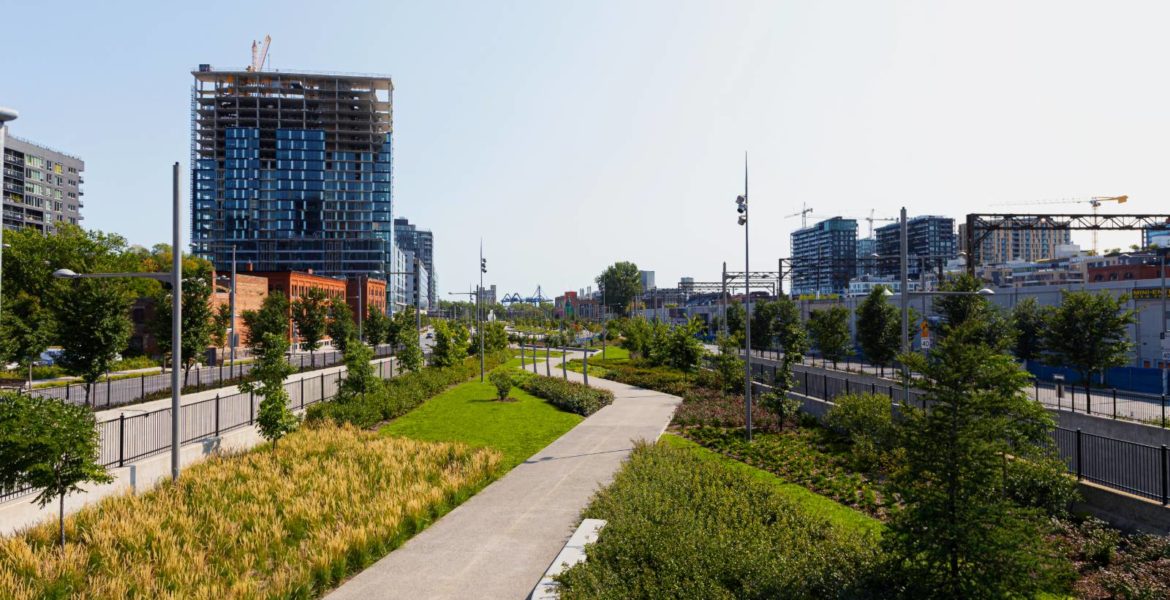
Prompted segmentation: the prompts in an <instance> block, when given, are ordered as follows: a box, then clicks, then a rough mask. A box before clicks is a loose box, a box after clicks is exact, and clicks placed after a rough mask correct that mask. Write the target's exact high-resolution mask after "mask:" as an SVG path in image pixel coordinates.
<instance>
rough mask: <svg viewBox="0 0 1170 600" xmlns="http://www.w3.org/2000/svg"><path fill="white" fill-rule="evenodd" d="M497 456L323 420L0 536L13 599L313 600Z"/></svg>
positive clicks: (1, 561)
mask: <svg viewBox="0 0 1170 600" xmlns="http://www.w3.org/2000/svg"><path fill="white" fill-rule="evenodd" d="M499 460H500V457H499V454H498V453H497V452H495V451H492V450H488V449H479V450H472V449H470V448H468V447H467V446H465V445H462V444H450V443H436V442H419V441H415V440H409V439H403V438H395V437H380V436H378V435H377V434H374V433H371V432H366V431H360V430H358V429H355V428H353V427H348V426H347V427H336V426H332V425H324V426H322V427H319V428H311V429H304V430H302V431H298V432H296V433H293V434H291V435H289V436H288V437H286V438H285V439H284V440H282V441H281V443H280V446H279V448H278V449H277V450H276V451H273V450H272V449H271V448H270V447H268V446H263V447H261V448H259V449H257V450H253V451H251V452H248V453H245V454H241V455H234V456H220V457H212V458H210V459H208V460H207V461H205V462H202V463H200V464H197V465H194V466H192V467H190V468H189V469H187V470H186V471H184V472H183V477H182V478H181V479H180V480H179V483H178V484H172V483H169V482H168V483H164V484H162V485H160V486H159V487H157V488H156V489H154V490H153V491H150V492H146V493H144V494H140V495H137V496H134V495H123V496H117V497H113V498H108V499H106V500H104V501H102V502H100V503H98V504H97V505H94V506H92V507H89V508H85V509H83V510H81V511H80V512H78V513H77V514H75V515H73V516H71V517H69V518H68V519H67V520H66V534H67V539H68V542H67V543H66V546H65V548H64V549H63V550H62V549H61V548H59V547H58V546H57V545H56V541H57V524H56V521H52V522H47V523H44V524H42V525H38V526H36V527H33V528H32V529H29V530H27V531H25V532H23V533H21V534H18V535H16V536H13V537H8V538H4V539H2V540H0V590H3V592H2V593H0V596H3V597H5V598H18V599H23V598H30V599H31V598H74V597H85V598H171V597H174V598H180V597H181V598H229V597H230V598H311V597H317V596H320V595H322V593H323V592H325V591H326V590H328V589H329V588H331V587H333V586H334V585H336V584H337V583H338V582H340V581H341V580H342V579H343V578H344V577H346V576H347V575H349V574H351V573H354V572H356V571H358V570H361V569H362V568H364V567H366V566H368V565H370V564H372V563H373V562H374V561H375V560H377V559H378V558H380V557H381V556H383V555H385V554H386V553H387V552H389V551H390V550H392V549H394V548H395V547H397V546H398V545H400V544H401V543H402V542H403V541H404V540H406V539H407V538H409V537H410V536H411V535H413V534H414V533H415V532H417V531H419V530H421V529H422V528H424V527H426V526H427V525H428V524H429V523H431V522H432V521H433V520H434V519H435V518H437V517H438V516H440V515H442V514H443V513H445V512H446V511H447V510H449V509H450V508H451V507H453V506H455V505H457V504H459V502H461V501H462V500H463V499H465V498H466V497H468V496H469V495H470V494H472V493H474V492H475V491H476V490H477V489H478V488H479V487H481V486H482V485H484V484H485V483H486V482H488V481H489V480H490V479H491V477H492V476H493V474H494V472H495V470H496V469H497V468H498V463H499Z"/></svg>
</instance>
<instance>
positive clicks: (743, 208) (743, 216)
mask: <svg viewBox="0 0 1170 600" xmlns="http://www.w3.org/2000/svg"><path fill="white" fill-rule="evenodd" d="M735 203H736V205H737V206H736V210H737V211H739V224H740V225H742V226H743V272H744V277H743V288H744V292H745V298H744V307H745V308H744V320H743V321H744V341H743V345H744V348H745V349H746V351H747V352H746V354H747V360H745V361H744V363H743V364H744V366H743V378H744V385H743V401H744V425H745V432H746V435H747V441H749V442H750V441H752V276H751V272H752V268H751V263H750V258H751V252H750V248H751V246H750V245H749V244H748V165H747V153H746V152H745V153H744V155H743V195H742V196H740V197H738V198H736V199H735Z"/></svg>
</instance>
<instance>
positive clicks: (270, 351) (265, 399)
mask: <svg viewBox="0 0 1170 600" xmlns="http://www.w3.org/2000/svg"><path fill="white" fill-rule="evenodd" d="M288 347H289V343H288V337H286V336H285V334H284V333H283V332H281V333H271V332H269V333H265V334H264V340H263V342H262V343H261V345H260V353H259V355H258V356H257V357H256V362H255V363H254V364H253V366H252V380H251V381H247V382H245V383H242V384H240V389H241V390H243V391H245V392H248V393H255V394H256V395H258V396H260V397H261V398H262V400H260V410H259V412H258V413H257V415H256V426H257V427H259V429H260V435H262V436H264V439H266V440H269V441H271V442H272V450H273V451H274V452H275V451H276V444H277V442H279V441H280V438H282V437H284V436H285V435H287V434H289V433H292V432H293V431H295V430H296V428H297V425H298V424H299V423H300V419H298V418H297V416H296V415H294V414H293V412H292V411H291V410H289V408H288V391H287V390H285V389H284V380H285V378H286V377H288V376H289V375H292V374H293V373H295V372H296V369H295V368H294V367H293V366H292V365H290V364H289V363H288V361H287V360H285V357H284V355H285V353H286V352H288Z"/></svg>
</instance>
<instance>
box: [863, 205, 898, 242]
mask: <svg viewBox="0 0 1170 600" xmlns="http://www.w3.org/2000/svg"><path fill="white" fill-rule="evenodd" d="M873 213H874V211H873V209H870V211H869V216H868V217H866V218H865V220H866V221H869V237H870V238H872V237H873V222H874V221H884V222H887V223H892V222H894V221H897V220H898V219H897V218H895V217H875V216H873Z"/></svg>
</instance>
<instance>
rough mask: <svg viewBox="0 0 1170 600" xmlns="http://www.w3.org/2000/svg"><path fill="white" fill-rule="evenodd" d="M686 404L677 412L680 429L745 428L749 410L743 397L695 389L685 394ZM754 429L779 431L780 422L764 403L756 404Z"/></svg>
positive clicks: (696, 387)
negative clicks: (745, 407) (701, 427)
mask: <svg viewBox="0 0 1170 600" xmlns="http://www.w3.org/2000/svg"><path fill="white" fill-rule="evenodd" d="M682 398H683V401H682V404H680V405H679V407H678V409H676V410H675V412H674V421H673V423H674V424H675V425H678V426H679V427H699V426H708V427H730V428H734V429H738V430H742V429H743V428H744V424H745V421H746V416H747V415H746V411H745V410H744V406H743V396H742V395H735V394H729V393H725V392H722V391H718V390H714V389H710V388H704V387H699V386H694V387H692V388H691V389H689V390H687V391H686V392H684V393H683V394H682ZM752 429H753V430H754V431H777V430H779V429H780V419H779V418H778V417H777V415H776V413H774V412H772V411H771V410H768V409H767V407H766V406H765V405H764V404H763V403H761V402H755V403H753V404H752Z"/></svg>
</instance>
